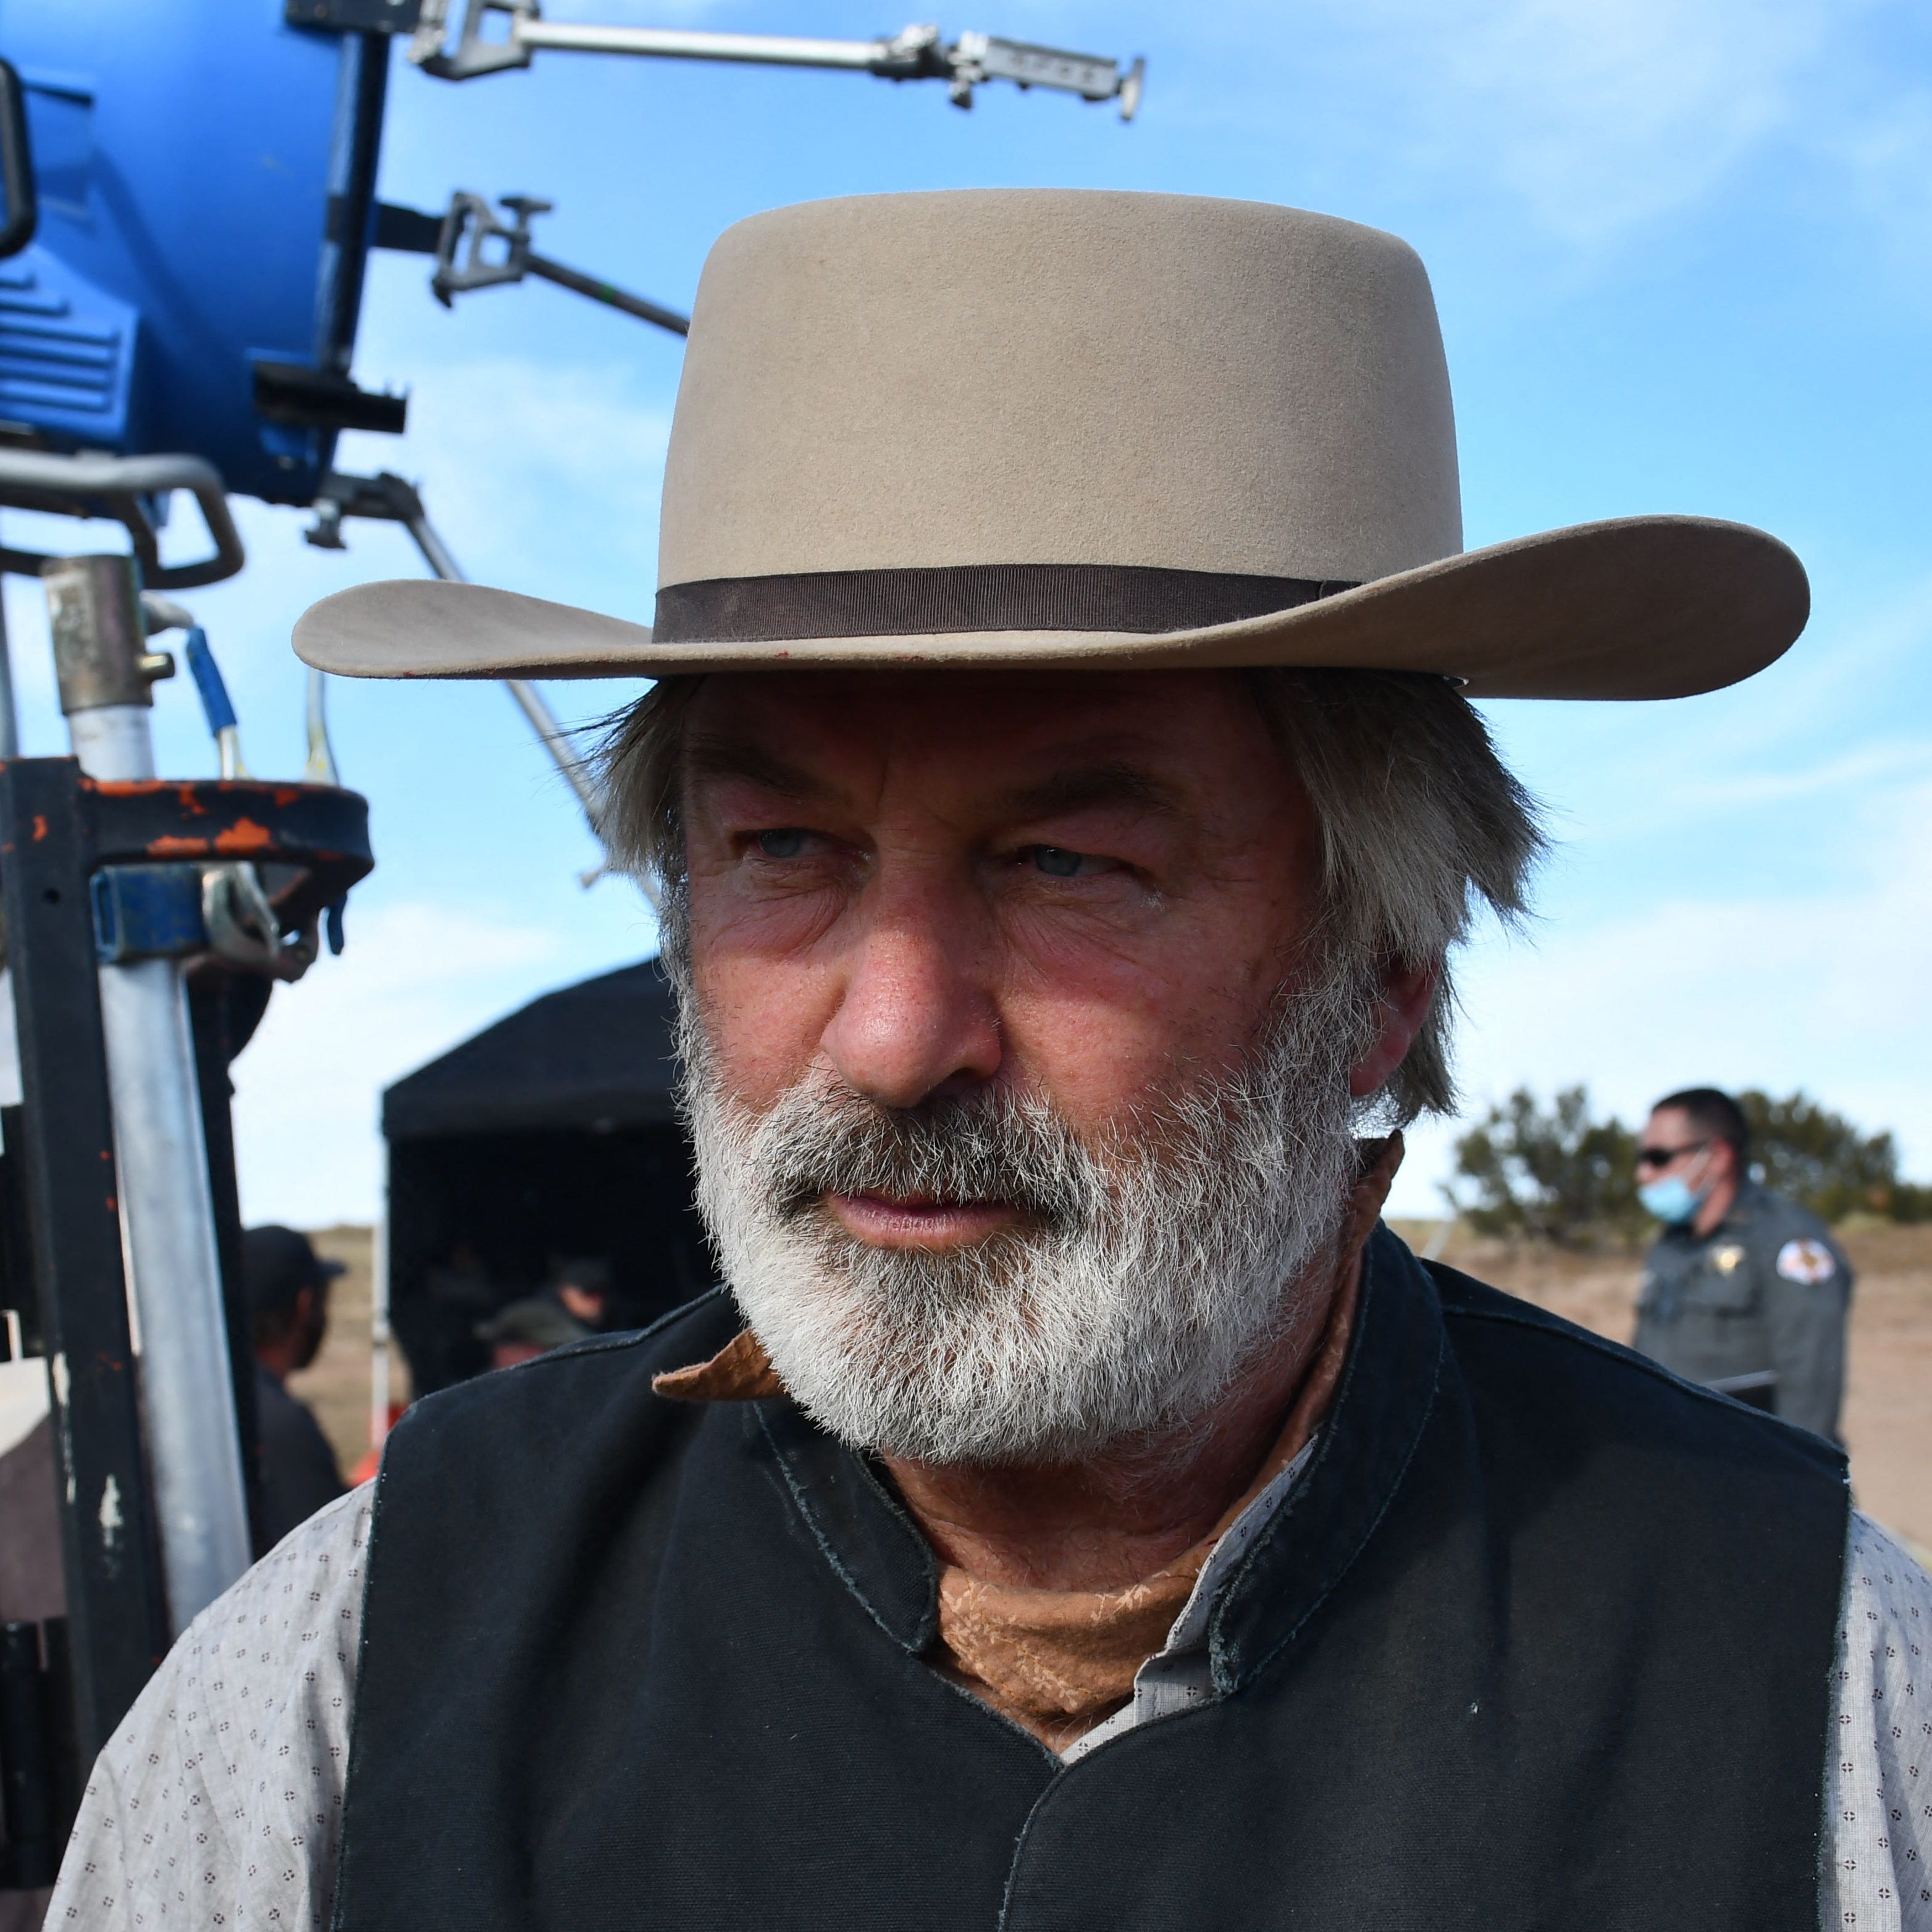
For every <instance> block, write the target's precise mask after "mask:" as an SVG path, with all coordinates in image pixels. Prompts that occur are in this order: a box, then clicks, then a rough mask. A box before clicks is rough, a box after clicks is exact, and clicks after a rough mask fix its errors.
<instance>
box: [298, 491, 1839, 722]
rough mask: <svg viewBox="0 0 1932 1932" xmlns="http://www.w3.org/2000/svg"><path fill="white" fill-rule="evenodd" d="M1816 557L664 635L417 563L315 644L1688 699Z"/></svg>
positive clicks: (428, 665) (432, 657)
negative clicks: (1214, 673) (862, 625)
mask: <svg viewBox="0 0 1932 1932" xmlns="http://www.w3.org/2000/svg"><path fill="white" fill-rule="evenodd" d="M1810 611H1811V591H1810V586H1809V585H1808V583H1807V582H1806V580H1805V568H1804V565H1802V564H1801V563H1800V562H1799V560H1798V559H1797V558H1796V556H1794V555H1793V553H1792V552H1791V551H1790V550H1788V549H1787V548H1786V547H1785V546H1784V544H1781V543H1780V542H1779V541H1778V540H1777V539H1776V538H1775V537H1772V536H1769V535H1766V533H1765V532H1763V531H1762V530H1759V529H1752V528H1751V526H1748V524H1743V523H1724V522H1720V521H1718V520H1715V519H1712V518H1709V517H1621V518H1619V519H1616V520H1614V521H1610V522H1605V523H1580V524H1576V525H1573V526H1571V527H1570V528H1568V529H1559V530H1549V531H1545V532H1543V533H1542V534H1541V535H1536V536H1530V537H1520V538H1515V539H1514V540H1512V541H1510V542H1508V543H1501V544H1492V545H1490V546H1489V547H1487V548H1486V549H1483V550H1469V551H1465V552H1463V553H1460V555H1457V556H1451V557H1445V558H1444V559H1442V560H1441V561H1440V562H1436V563H1430V564H1425V565H1422V566H1421V568H1418V569H1415V570H1409V571H1402V572H1401V573H1400V574H1397V575H1396V576H1394V577H1380V578H1378V579H1377V580H1376V581H1374V582H1373V583H1365V584H1363V585H1361V586H1360V587H1359V588H1358V589H1353V590H1345V591H1342V592H1337V594H1335V595H1332V596H1328V597H1325V598H1321V599H1320V600H1319V601H1316V602H1314V603H1311V604H1298V605H1297V606H1296V607H1295V608H1293V609H1292V610H1282V611H1277V612H1274V613H1270V614H1269V615H1268V616H1261V617H1250V618H1247V619H1243V620H1241V622H1235V623H1226V624H1216V625H1208V626H1206V627H1205V628H1200V629H1197V630H1192V631H1162V632H1159V633H1157V634H1145V633H1142V632H1115V631H1104V632H1096V631H969V632H947V633H944V634H937V635H920V636H915V637H803V638H795V639H777V640H766V641H761V642H759V643H704V642H702V641H696V642H680V643H667V644H658V643H653V642H652V637H651V633H650V631H649V628H648V627H647V626H646V625H642V624H632V623H627V622H625V621H624V620H623V619H620V618H616V617H608V616H601V615H600V614H598V613H597V612H595V611H591V610H578V609H577V608H574V607H572V606H571V605H568V604H552V603H548V602H546V601H544V599H542V598H536V597H525V596H522V595H518V594H517V592H514V591H508V590H493V589H487V588H486V587H484V586H481V585H479V584H468V583H442V582H437V581H428V580H422V579H409V580H403V581H399V582H392V583H365V584H360V585H358V586H356V587H355V588H353V589H348V590H343V591H339V592H337V593H336V594H335V595H334V596H332V597H326V598H323V600H322V601H321V602H320V603H319V604H315V605H314V606H313V607H311V609H310V610H308V611H307V612H305V613H304V615H303V616H302V619H300V621H299V622H298V623H297V624H296V630H295V647H296V653H297V655H299V656H300V657H301V658H302V659H303V661H305V662H306V663H308V664H313V665H314V666H315V667H317V669H319V670H326V671H333V672H335V673H338V674H339V675H341V676H346V677H466V678H475V677H547V678H554V677H659V676H666V675H667V674H670V673H691V672H703V671H733V670H737V671H742V670H814V669H815V670H824V669H844V670H853V669H868V670H869V669H878V670H886V669H890V668H894V667H903V668H915V669H916V668H920V667H950V668H953V669H975V670H991V669H999V668H1013V669H1044V668H1047V667H1053V666H1062V667H1069V666H1081V665H1091V666H1092V667H1095V668H1097V669H1149V670H1152V669H1176V668H1214V667H1240V666H1249V665H1267V664H1280V665H1296V666H1301V667H1307V668H1311V669H1313V668H1318V667H1319V668H1322V669H1326V670H1406V671H1433V672H1435V673H1439V674H1440V675H1442V676H1449V677H1454V678H1457V679H1460V680H1461V681H1462V682H1463V685H1464V686H1465V688H1466V689H1467V691H1468V692H1469V695H1470V696H1471V697H1569V698H1657V697H1691V696H1693V695H1694V694H1697V693H1698V692H1700V691H1715V690H1718V689H1719V688H1721V687H1723V686H1724V685H1729V684H1735V683H1736V682H1738V681H1739V679H1742V678H1746V677H1749V676H1751V675H1752V673H1754V672H1756V671H1760V670H1763V668H1764V667H1766V665H1767V664H1771V663H1772V662H1774V661H1775V660H1776V659H1777V658H1779V657H1781V656H1782V655H1784V652H1785V651H1787V649H1790V646H1791V645H1792V643H1793V642H1794V641H1795V640H1796V638H1797V637H1798V635H1799V632H1800V631H1802V630H1803V629H1804V628H1805V619H1806V618H1807V617H1808V616H1809V614H1810Z"/></svg>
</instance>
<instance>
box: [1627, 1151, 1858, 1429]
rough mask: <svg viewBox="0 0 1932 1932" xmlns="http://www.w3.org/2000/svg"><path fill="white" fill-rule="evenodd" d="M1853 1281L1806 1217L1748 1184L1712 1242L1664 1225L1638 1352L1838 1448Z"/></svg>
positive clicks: (1646, 1283) (1812, 1218) (1825, 1234)
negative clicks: (1775, 1416) (1767, 1412)
mask: <svg viewBox="0 0 1932 1932" xmlns="http://www.w3.org/2000/svg"><path fill="white" fill-rule="evenodd" d="M1851 1299H1852V1271H1851V1268H1850V1265H1849V1264H1848V1263H1847V1262H1846V1259H1845V1257H1844V1254H1843V1251H1842V1250H1841V1249H1840V1247H1838V1243H1837V1242H1836V1241H1834V1240H1833V1239H1832V1232H1831V1230H1830V1229H1829V1228H1827V1227H1826V1225H1825V1224H1824V1223H1823V1221H1821V1220H1819V1218H1818V1217H1817V1215H1815V1214H1812V1213H1811V1212H1810V1211H1809V1210H1808V1209H1806V1208H1800V1207H1799V1206H1797V1205H1796V1204H1795V1203H1794V1202H1790V1201H1784V1200H1781V1199H1779V1197H1778V1196H1777V1195H1775V1194H1773V1193H1770V1192H1769V1190H1766V1189H1765V1188H1762V1187H1756V1186H1754V1185H1751V1184H1746V1185H1745V1187H1742V1188H1740V1189H1739V1190H1738V1198H1737V1199H1736V1201H1735V1202H1733V1204H1732V1206H1731V1211H1730V1213H1729V1214H1727V1215H1726V1216H1725V1217H1724V1220H1723V1221H1722V1222H1721V1223H1720V1224H1719V1225H1718V1226H1717V1227H1716V1228H1715V1229H1713V1230H1712V1232H1711V1233H1709V1234H1708V1235H1699V1234H1696V1233H1694V1232H1692V1231H1691V1229H1689V1228H1688V1227H1686V1228H1667V1229H1665V1230H1664V1233H1663V1235H1661V1237H1660V1238H1659V1239H1658V1242H1657V1244H1656V1246H1655V1247H1653V1248H1652V1250H1651V1251H1650V1253H1649V1256H1648V1257H1647V1259H1646V1266H1645V1271H1644V1278H1643V1295H1642V1297H1641V1298H1640V1301H1639V1302H1638V1304H1637V1341H1636V1346H1637V1348H1638V1349H1640V1351H1641V1352H1643V1354H1645V1355H1649V1357H1650V1358H1652V1360H1653V1361H1659V1362H1661V1363H1662V1364H1664V1367H1666V1368H1667V1369H1670V1370H1673V1371H1674V1372H1675V1373H1676V1374H1678V1375H1680V1376H1683V1377H1684V1379H1685V1380H1686V1381H1687V1382H1702V1383H1703V1384H1704V1385H1706V1387H1707V1388H1718V1389H1723V1390H1724V1391H1727V1393H1728V1394H1733V1395H1736V1396H1738V1397H1740V1398H1741V1399H1742V1400H1748V1401H1750V1402H1751V1403H1753V1404H1754V1406H1757V1407H1760V1408H1768V1409H1770V1410H1771V1412H1772V1414H1774V1415H1778V1416H1781V1417H1782V1418H1784V1420H1785V1421H1787V1422H1795V1423H1796V1424H1798V1425H1799V1427H1801V1428H1804V1429H1809V1430H1812V1431H1814V1433H1816V1434H1817V1435H1820V1436H1825V1437H1826V1438H1828V1439H1829V1440H1831V1441H1832V1442H1836V1441H1837V1440H1838V1404H1839V1401H1840V1399H1841V1397H1842V1396H1843V1393H1844V1386H1845V1317H1846V1313H1847V1311H1848V1310H1849V1307H1850V1306H1851Z"/></svg>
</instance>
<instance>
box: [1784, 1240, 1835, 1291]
mask: <svg viewBox="0 0 1932 1932" xmlns="http://www.w3.org/2000/svg"><path fill="white" fill-rule="evenodd" d="M1778 1273H1779V1274H1781V1275H1782V1276H1784V1278H1785V1280H1787V1281H1799V1282H1802V1283H1804V1284H1805V1286H1806V1287H1807V1288H1816V1287H1817V1286H1818V1285H1819V1284H1820V1283H1821V1282H1827V1281H1829V1280H1831V1279H1832V1277H1833V1276H1834V1275H1835V1274H1837V1273H1838V1262H1837V1260H1836V1259H1835V1257H1834V1256H1833V1255H1832V1251H1831V1250H1830V1249H1829V1248H1828V1247H1826V1245H1825V1244H1824V1243H1823V1241H1810V1240H1805V1241H1787V1242H1786V1243H1785V1244H1784V1247H1781V1248H1780V1249H1779V1250H1778Z"/></svg>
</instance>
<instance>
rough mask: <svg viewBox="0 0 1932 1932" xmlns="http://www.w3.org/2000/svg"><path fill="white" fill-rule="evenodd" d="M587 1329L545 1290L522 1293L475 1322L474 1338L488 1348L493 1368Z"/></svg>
mask: <svg viewBox="0 0 1932 1932" xmlns="http://www.w3.org/2000/svg"><path fill="white" fill-rule="evenodd" d="M590 1333H591V1331H590V1330H589V1328H587V1327H586V1326H585V1325H584V1324H583V1322H580V1321H578V1320H577V1318H576V1316H574V1315H572V1314H571V1313H569V1312H568V1310H565V1309H563V1308H560V1307H558V1305H557V1304H556V1303H555V1302H554V1301H552V1300H551V1299H550V1297H549V1296H548V1295H526V1296H524V1297H523V1299H522V1300H520V1301H513V1302H511V1303H510V1304H509V1305H508V1307H505V1308H502V1309H499V1310H498V1311H497V1312H496V1313H495V1314H494V1315H493V1316H490V1319H489V1320H488V1321H487V1322H478V1323H477V1325H476V1339H477V1340H478V1341H479V1342H485V1343H488V1344H489V1348H490V1367H492V1368H493V1369H514V1367H517V1364H519V1363H521V1362H532V1361H535V1360H536V1358H537V1357H538V1356H539V1355H548V1354H549V1353H550V1351H551V1349H561V1348H563V1347H565V1346H568V1344H569V1343H572V1342H580V1341H582V1340H583V1338H584V1337H586V1335H588V1334H590Z"/></svg>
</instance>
